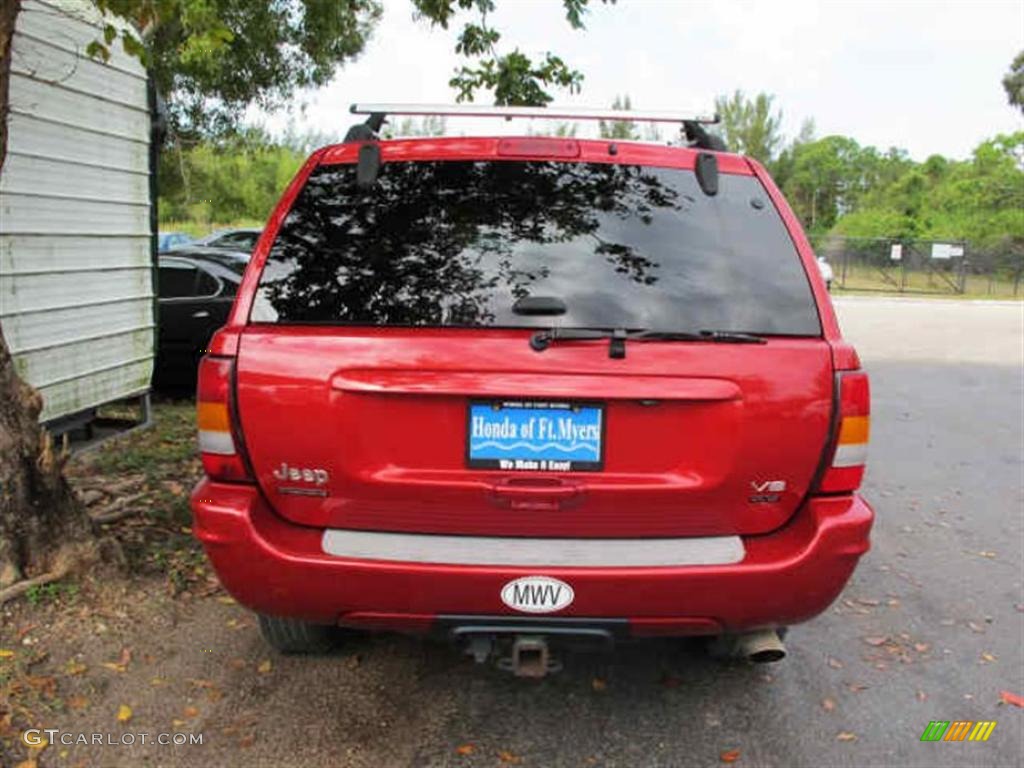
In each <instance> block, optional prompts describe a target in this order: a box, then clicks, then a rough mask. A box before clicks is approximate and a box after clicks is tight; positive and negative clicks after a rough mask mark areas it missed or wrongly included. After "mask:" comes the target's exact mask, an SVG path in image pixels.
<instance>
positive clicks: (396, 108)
mask: <svg viewBox="0 0 1024 768" xmlns="http://www.w3.org/2000/svg"><path fill="white" fill-rule="evenodd" d="M349 111H350V112H351V113H352V114H354V115H381V116H384V115H413V116H434V115H436V116H439V117H441V116H444V117H504V118H505V119H506V120H510V119H512V118H513V117H528V118H529V117H536V118H547V119H549V120H550V119H554V120H609V121H630V122H638V123H707V124H712V123H717V122H718V120H719V118H718V115H717V114H711V115H707V114H700V113H696V112H660V111H653V112H636V111H633V110H623V109H588V108H586V107H498V106H492V105H486V104H363V103H358V104H353V105H352V106H351V107H349Z"/></svg>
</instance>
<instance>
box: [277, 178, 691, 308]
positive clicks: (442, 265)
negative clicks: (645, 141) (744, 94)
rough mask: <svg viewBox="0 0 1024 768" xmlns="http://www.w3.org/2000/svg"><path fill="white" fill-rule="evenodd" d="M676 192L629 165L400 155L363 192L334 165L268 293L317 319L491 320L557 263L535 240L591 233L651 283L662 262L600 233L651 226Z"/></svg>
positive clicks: (284, 234) (292, 220)
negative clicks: (404, 158) (605, 224)
mask: <svg viewBox="0 0 1024 768" xmlns="http://www.w3.org/2000/svg"><path fill="white" fill-rule="evenodd" d="M677 197H678V193H677V192H676V190H674V189H672V188H670V187H667V186H665V185H664V184H662V183H661V182H660V181H659V179H658V178H657V177H655V176H653V175H651V174H650V173H645V172H643V171H641V169H639V168H637V167H631V166H617V165H591V164H582V163H580V164H555V163H512V162H497V163H489V162H480V163H469V162H445V163H431V162H425V163H392V164H387V165H385V166H384V169H383V172H382V173H381V175H380V177H379V179H378V182H377V184H376V186H375V187H373V188H372V189H369V190H360V189H357V188H356V186H355V183H354V173H353V170H352V168H351V166H335V167H326V168H322V169H320V170H318V171H317V172H315V173H314V176H313V177H312V178H311V179H310V181H309V183H308V184H307V185H306V187H305V189H304V191H303V193H302V195H301V196H300V198H299V200H297V201H296V204H295V206H294V207H293V209H292V211H291V213H290V214H289V216H288V218H287V220H286V222H285V224H284V226H283V228H282V231H281V233H280V235H279V236H278V239H277V242H276V243H275V245H274V248H273V253H272V257H271V258H272V259H273V260H274V261H276V262H278V264H281V265H284V264H290V265H292V267H291V269H290V270H288V274H287V276H283V277H281V278H279V279H276V280H273V282H270V284H269V285H267V286H266V287H265V290H266V296H265V298H267V299H269V301H270V302H271V304H272V305H273V306H274V308H275V309H276V310H277V311H278V313H280V314H283V315H286V316H291V317H295V316H297V315H299V316H306V317H308V318H309V319H311V320H314V319H325V320H326V319H330V320H334V321H340V322H367V323H387V324H412V325H420V324H432V325H433V324H445V325H449V324H450V325H478V324H491V323H494V321H495V309H496V307H495V302H496V301H501V300H504V299H505V297H509V299H508V300H507V302H506V306H504V307H501V309H502V310H504V309H507V308H508V307H510V306H511V304H512V303H513V302H514V301H515V299H517V298H520V297H521V296H525V295H527V294H528V293H529V286H530V285H531V284H533V283H535V282H536V281H537V280H540V279H543V278H546V277H548V276H549V275H550V274H551V270H552V267H551V266H550V265H549V264H548V263H547V262H549V261H551V262H552V263H555V264H557V262H558V261H559V259H558V251H557V249H552V248H550V247H547V248H533V247H531V246H534V245H536V246H550V245H553V244H559V243H569V242H572V241H575V240H578V239H580V238H582V237H586V236H590V237H591V238H592V243H593V245H592V252H593V253H594V254H599V255H601V256H604V257H605V258H606V259H607V261H608V262H610V263H612V264H613V266H614V267H615V269H616V271H618V272H620V273H622V274H626V275H629V276H630V278H631V279H633V280H636V281H637V282H639V283H645V284H651V283H653V282H655V281H656V280H657V276H656V275H654V274H651V273H649V271H650V270H651V268H656V267H657V263H656V262H654V261H652V260H651V259H649V258H647V257H645V256H643V255H642V254H640V253H638V252H637V251H636V249H635V248H634V247H633V246H631V245H630V244H628V243H625V242H609V241H608V239H607V235H603V236H599V235H598V234H597V233H598V232H599V230H600V229H601V226H602V222H601V219H602V217H604V216H608V215H611V216H616V217H619V218H622V219H634V220H636V221H639V222H643V223H645V224H649V223H650V221H651V210H652V209H654V208H659V207H661V208H665V207H675V205H676V204H675V200H676V198H677ZM587 268H592V265H589V264H587V263H578V264H574V265H572V266H571V269H587ZM267 277H268V278H271V279H272V278H273V276H272V275H271V274H268V276H267Z"/></svg>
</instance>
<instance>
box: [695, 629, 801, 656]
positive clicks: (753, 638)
mask: <svg viewBox="0 0 1024 768" xmlns="http://www.w3.org/2000/svg"><path fill="white" fill-rule="evenodd" d="M711 655H712V656H718V657H725V658H732V659H746V660H747V661H750V662H753V663H754V664H768V663H770V662H773V661H782V659H784V658H785V657H786V646H785V644H784V643H783V642H782V638H781V637H779V633H778V632H777V631H776V630H774V629H758V630H755V631H753V632H747V633H745V634H742V635H725V636H722V637H717V638H715V640H714V641H713V642H712V644H711Z"/></svg>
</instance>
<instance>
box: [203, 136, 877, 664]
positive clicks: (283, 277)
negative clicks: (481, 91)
mask: <svg viewBox="0 0 1024 768" xmlns="http://www.w3.org/2000/svg"><path fill="white" fill-rule="evenodd" d="M708 146H709V145H707V144H704V145H703V146H701V145H699V144H698V146H691V147H675V146H657V145H651V144H642V143H632V142H624V141H616V140H604V139H602V140H577V139H566V138H542V137H526V138H418V139H408V140H378V139H377V138H376V136H375V135H374V134H373V133H372V132H370V131H365V132H364V133H362V134H359V133H358V132H357V134H356V136H355V138H354V139H353V140H351V141H347V142H345V143H342V144H338V145H335V146H329V147H325V148H323V149H321V150H319V151H317V152H315V153H314V154H313V155H312V156H311V157H310V158H309V160H308V162H307V163H306V164H305V166H304V167H303V168H302V170H301V171H300V172H299V173H298V175H297V176H296V178H295V179H294V180H293V181H292V183H291V185H290V186H289V187H288V189H287V191H286V192H285V193H284V196H283V197H282V199H281V202H280V204H279V205H278V206H277V209H276V210H275V211H274V213H273V214H272V215H271V217H270V220H269V222H268V224H267V226H266V228H265V230H264V231H263V234H262V236H261V237H260V240H259V243H258V245H257V247H256V249H255V252H254V255H253V257H252V260H251V262H250V263H249V265H248V269H247V271H246V273H245V276H244V278H243V281H242V284H241V287H240V289H239V291H238V295H237V298H236V301H235V304H234V307H233V310H232V313H231V316H230V319H229V321H228V323H227V325H226V326H225V327H224V328H222V329H221V330H220V331H219V332H218V333H217V334H216V335H215V337H214V339H213V341H212V342H211V349H210V353H209V354H208V355H207V356H206V357H205V358H204V359H203V361H202V363H201V366H200V371H199V385H198V395H197V400H198V406H197V407H198V426H199V449H200V451H201V454H202V461H203V466H204V468H205V472H206V478H205V479H203V480H202V482H200V484H199V485H198V486H197V487H196V489H195V491H194V493H193V496H192V509H193V513H194V517H195V525H194V530H195V533H196V535H197V536H198V538H199V539H200V540H201V541H202V542H203V544H204V545H205V548H206V552H207V553H208V556H209V558H210V560H211V562H212V564H213V567H214V568H215V569H216V572H217V574H218V575H219V577H220V579H221V581H222V582H223V584H224V586H225V588H226V589H227V590H228V591H229V592H230V593H231V594H232V595H233V596H234V597H235V598H236V599H237V600H238V601H239V602H240V603H242V604H244V605H246V606H248V607H249V608H251V609H252V610H254V611H256V612H257V613H258V614H259V616H260V625H261V628H262V630H263V634H264V636H265V637H266V639H267V640H268V641H269V642H270V643H271V644H273V645H274V646H275V647H277V648H279V649H280V650H282V651H291V652H300V651H309V650H318V649H322V648H326V647H327V646H328V645H329V644H330V642H331V641H332V640H333V639H334V637H335V635H336V634H338V632H339V630H340V629H341V628H346V627H348V628H363V629H380V630H400V631H412V632H424V633H425V632H440V633H443V634H446V635H448V636H449V637H452V638H457V639H461V640H462V641H464V642H466V643H467V645H468V646H469V649H470V651H471V652H472V653H473V654H474V655H476V656H477V658H478V659H484V658H487V657H488V656H489V655H490V653H491V652H492V650H494V649H495V648H496V647H504V645H505V644H506V643H511V644H512V646H513V647H512V650H513V655H512V662H513V664H514V666H515V668H516V669H517V671H521V672H522V673H523V674H530V673H531V672H530V671H529V670H533V673H535V672H536V670H537V669H538V667H537V665H538V664H540V665H541V673H542V672H543V669H544V668H545V667H544V665H546V664H549V663H550V662H549V661H548V659H547V642H548V640H550V639H552V638H556V637H557V638H567V639H583V640H587V639H596V640H597V641H599V642H602V643H603V642H605V641H614V640H616V639H620V638H623V637H631V636H632V637H635V636H649V635H662V636H665V635H669V636H685V635H710V636H718V637H719V638H725V639H727V640H728V641H729V647H730V648H731V649H732V650H731V651H730V652H731V653H734V654H738V655H744V656H746V657H749V658H753V659H759V660H769V659H776V658H780V657H781V656H782V655H783V650H782V645H781V640H780V638H779V634H778V630H779V629H781V628H783V627H785V626H787V625H790V624H793V623H796V622H801V621H805V620H807V619H809V618H811V617H813V616H815V615H817V614H819V613H821V612H822V611H823V610H825V608H826V607H827V606H828V605H829V604H830V603H831V602H832V601H833V600H834V599H835V597H836V596H837V595H838V593H839V592H840V590H841V589H842V588H843V585H844V584H845V583H846V581H847V579H848V578H849V577H850V574H851V572H852V571H853V569H854V566H855V565H856V563H857V560H858V558H860V556H861V555H862V554H864V553H865V551H866V550H867V549H868V533H869V529H870V527H871V522H872V518H873V513H872V511H871V508H870V507H869V506H868V504H867V503H865V501H864V500H863V499H862V498H861V497H860V496H859V495H858V494H857V489H858V486H859V485H860V483H861V479H862V476H863V473H864V461H865V456H866V449H867V441H868V413H869V395H868V379H867V376H866V374H865V373H864V372H863V371H862V370H861V369H860V364H859V361H858V358H857V355H856V353H855V352H854V350H853V348H852V347H851V346H850V345H849V344H847V343H846V342H844V341H843V339H842V337H841V335H840V332H839V327H838V325H837V322H836V317H835V314H834V312H833V308H832V304H831V302H830V300H829V297H828V293H827V292H826V289H825V283H824V281H823V280H822V277H821V274H820V272H819V270H818V266H817V263H816V261H815V256H814V254H813V252H812V250H811V247H810V246H809V244H808V242H807V239H806V237H805V236H804V233H803V231H802V230H801V228H800V225H799V223H798V222H797V220H796V218H795V217H794V215H793V212H792V211H791V210H790V208H789V206H788V205H787V203H786V201H785V199H784V198H783V197H782V194H781V193H780V192H779V189H778V188H777V187H776V186H775V184H774V183H773V182H772V180H771V179H770V178H769V176H768V175H767V173H766V172H765V170H764V168H762V167H761V166H760V165H759V164H758V163H757V162H755V161H753V160H751V159H749V158H746V157H743V156H739V155H735V154H730V153H727V152H722V151H710V150H709V149H706V148H705V147H708ZM711 146H714V145H711ZM531 665H532V666H531Z"/></svg>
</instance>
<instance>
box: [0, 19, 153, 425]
mask: <svg viewBox="0 0 1024 768" xmlns="http://www.w3.org/2000/svg"><path fill="white" fill-rule="evenodd" d="M101 34H102V33H101V27H100V15H99V13H98V12H97V11H96V10H95V8H94V7H93V6H92V4H91V3H89V2H87V1H86V0H23V3H22V7H21V11H20V13H19V14H18V17H17V19H16V22H15V28H14V41H13V46H12V58H11V77H10V111H9V115H8V130H9V134H8V145H7V150H8V153H7V159H6V161H5V164H4V168H3V172H2V174H0V325H2V327H3V331H4V336H5V338H6V340H7V343H8V345H9V346H10V348H11V352H12V353H13V356H14V362H15V365H16V368H17V370H18V373H19V374H20V375H21V376H22V378H24V379H25V380H26V381H28V382H29V383H30V384H32V385H33V386H34V387H36V388H37V389H38V390H39V391H40V392H41V393H42V395H43V398H44V408H43V412H42V415H41V417H40V419H41V421H43V422H46V423H50V424H52V425H59V424H61V423H67V422H68V421H69V420H72V419H74V417H78V416H82V415H88V414H89V413H91V412H92V411H94V410H95V409H96V408H97V407H98V406H100V405H103V404H105V403H109V402H111V401H114V400H120V399H124V398H129V397H135V396H144V395H145V394H146V393H147V392H148V390H149V384H150V377H151V375H152V369H153V349H154V334H155V326H154V296H153V294H154V291H153V286H154V273H153V261H154V257H153V254H154V235H155V233H154V217H152V216H151V213H152V211H153V199H152V196H153V191H152V187H151V184H150V179H151V171H152V168H151V156H150V141H151V138H150V137H151V127H150V126H151V121H150V106H149V98H148V92H147V80H146V72H145V69H144V68H143V67H142V65H141V64H140V63H139V61H138V60H136V59H134V58H132V57H130V56H128V55H127V54H125V53H124V52H123V51H122V50H121V46H120V44H119V43H115V45H113V46H111V51H112V56H111V58H110V61H109V62H107V63H105V64H104V63H101V62H98V61H96V60H94V59H92V58H90V57H89V56H87V55H86V53H85V50H86V46H87V45H88V44H89V42H90V41H91V40H95V39H97V38H99V37H101Z"/></svg>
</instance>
